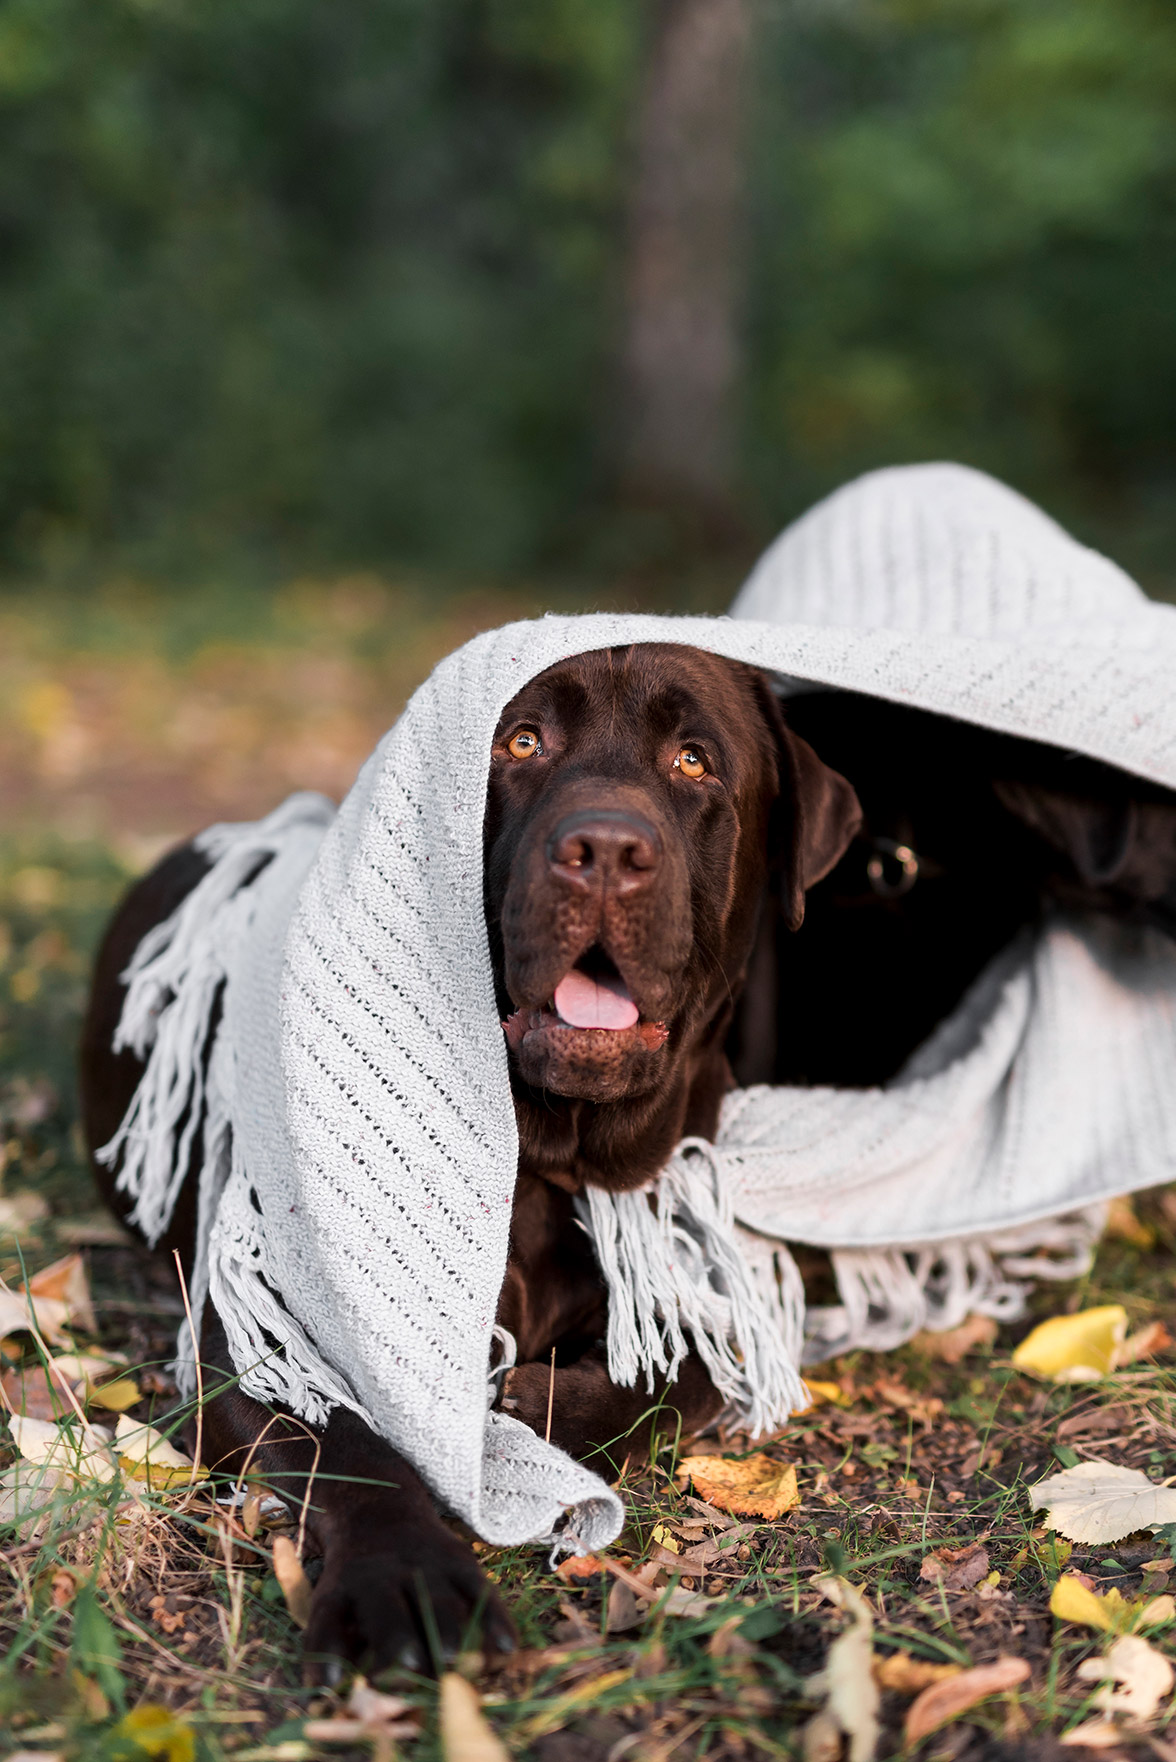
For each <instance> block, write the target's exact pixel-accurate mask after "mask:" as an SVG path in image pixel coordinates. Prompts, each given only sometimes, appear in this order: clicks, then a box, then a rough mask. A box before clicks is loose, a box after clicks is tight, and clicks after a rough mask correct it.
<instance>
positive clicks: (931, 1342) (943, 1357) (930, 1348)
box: [911, 1315, 998, 1364]
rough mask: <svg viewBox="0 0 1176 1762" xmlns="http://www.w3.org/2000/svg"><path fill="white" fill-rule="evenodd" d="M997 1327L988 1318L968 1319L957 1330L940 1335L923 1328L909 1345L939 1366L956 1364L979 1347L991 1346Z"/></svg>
mask: <svg viewBox="0 0 1176 1762" xmlns="http://www.w3.org/2000/svg"><path fill="white" fill-rule="evenodd" d="M997 1332H998V1329H997V1325H996V1323H995V1321H994V1320H993V1319H992V1317H991V1316H990V1315H970V1316H968V1317H967V1319H966V1320H965V1321H962V1322H961V1323H960V1325H959V1327H957V1328H945V1329H944V1330H943V1332H942V1333H941V1334H936V1333H932V1331H931V1329H930V1328H924V1329H923V1331H922V1333H919V1334H916V1335H915V1337H914V1339H913V1340H912V1341H911V1345H912V1346H913V1347H914V1348H915V1349H916V1351H918V1352H922V1353H924V1354H925V1355H926V1356H927V1357H928V1358H937V1359H939V1361H940V1362H941V1363H942V1364H959V1362H960V1360H961V1359H964V1358H966V1357H967V1355H968V1353H969V1352H975V1351H976V1350H977V1349H978V1348H979V1347H981V1346H991V1345H992V1343H993V1341H994V1340H995V1339H996V1336H997Z"/></svg>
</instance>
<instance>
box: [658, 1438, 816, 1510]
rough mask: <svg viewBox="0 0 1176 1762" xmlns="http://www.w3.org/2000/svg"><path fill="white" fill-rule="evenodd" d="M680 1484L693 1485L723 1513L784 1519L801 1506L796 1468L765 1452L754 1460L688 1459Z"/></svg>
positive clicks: (751, 1456) (758, 1454)
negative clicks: (776, 1460) (691, 1482)
mask: <svg viewBox="0 0 1176 1762" xmlns="http://www.w3.org/2000/svg"><path fill="white" fill-rule="evenodd" d="M677 1478H678V1480H679V1481H680V1482H681V1483H683V1484H685V1483H686V1482H687V1481H693V1483H694V1485H695V1487H696V1488H697V1489H698V1491H699V1492H700V1493H701V1494H702V1496H703V1498H704V1499H706V1500H708V1501H709V1502H710V1504H712V1505H715V1506H717V1507H718V1508H719V1510H720V1511H735V1512H738V1513H739V1514H740V1515H741V1516H747V1517H767V1518H773V1517H783V1515H784V1513H785V1512H786V1511H795V1509H796V1507H797V1506H798V1505H799V1504H800V1492H799V1490H798V1488H797V1485H796V1466H795V1464H794V1463H791V1462H775V1461H773V1459H772V1458H771V1457H770V1456H766V1455H765V1454H764V1453H763V1451H762V1450H757V1451H755V1452H754V1453H753V1454H752V1455H750V1456H741V1457H737V1458H730V1457H726V1456H687V1457H685V1458H684V1460H683V1461H682V1462H681V1464H680V1465H679V1468H678V1477H677Z"/></svg>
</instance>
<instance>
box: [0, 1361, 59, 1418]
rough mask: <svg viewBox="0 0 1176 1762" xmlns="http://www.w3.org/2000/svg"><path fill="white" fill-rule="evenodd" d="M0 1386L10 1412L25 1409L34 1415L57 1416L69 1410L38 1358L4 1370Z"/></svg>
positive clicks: (33, 1416) (42, 1416) (40, 1416)
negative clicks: (35, 1360) (16, 1367)
mask: <svg viewBox="0 0 1176 1762" xmlns="http://www.w3.org/2000/svg"><path fill="white" fill-rule="evenodd" d="M0 1390H3V1394H4V1402H5V1405H6V1406H7V1407H8V1410H9V1412H10V1413H25V1414H29V1415H31V1417H32V1418H34V1419H48V1420H57V1419H62V1418H64V1416H65V1415H66V1414H67V1413H72V1412H73V1409H72V1408H71V1406H70V1404H69V1401H68V1400H67V1398H66V1396H65V1395H64V1394H63V1393H62V1391H61V1389H60V1388H59V1387H58V1386H57V1385H56V1384H55V1383H53V1382H52V1380H51V1379H50V1378H49V1376H48V1375H47V1374H46V1371H45V1367H44V1365H42V1364H41V1363H40V1362H39V1361H38V1362H34V1363H32V1364H24V1365H21V1366H20V1367H19V1368H18V1369H15V1370H6V1371H5V1372H4V1375H3V1376H0Z"/></svg>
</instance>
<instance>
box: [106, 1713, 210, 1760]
mask: <svg viewBox="0 0 1176 1762" xmlns="http://www.w3.org/2000/svg"><path fill="white" fill-rule="evenodd" d="M115 1731H116V1733H117V1734H118V1736H119V1737H128V1738H130V1739H131V1740H132V1742H133V1743H135V1744H136V1745H137V1746H138V1748H139V1749H140V1750H146V1752H147V1754H148V1755H149V1756H161V1757H162V1758H163V1762H193V1758H194V1757H195V1755H196V1739H195V1736H194V1734H193V1731H192V1727H191V1726H190V1725H188V1724H187V1723H186V1722H185V1720H184V1717H183V1715H182V1714H177V1713H173V1712H172V1711H171V1709H170V1707H161V1706H159V1705H158V1703H157V1702H154V1701H144V1702H143V1703H142V1704H141V1705H140V1706H138V1707H134V1708H132V1710H131V1711H130V1712H129V1713H128V1714H126V1715H125V1717H124V1718H122V1719H120V1720H119V1722H118V1724H117V1725H116V1726H115Z"/></svg>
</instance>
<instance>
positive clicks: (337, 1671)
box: [323, 1658, 343, 1689]
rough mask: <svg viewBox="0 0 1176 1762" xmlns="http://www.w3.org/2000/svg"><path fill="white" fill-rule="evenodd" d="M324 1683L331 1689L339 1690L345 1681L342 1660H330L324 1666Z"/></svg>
mask: <svg viewBox="0 0 1176 1762" xmlns="http://www.w3.org/2000/svg"><path fill="white" fill-rule="evenodd" d="M323 1681H324V1682H325V1683H326V1685H327V1687H328V1688H329V1689H337V1688H338V1687H339V1684H340V1683H341V1682H342V1681H343V1660H342V1658H328V1659H327V1660H326V1662H325V1663H324V1664H323Z"/></svg>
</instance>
